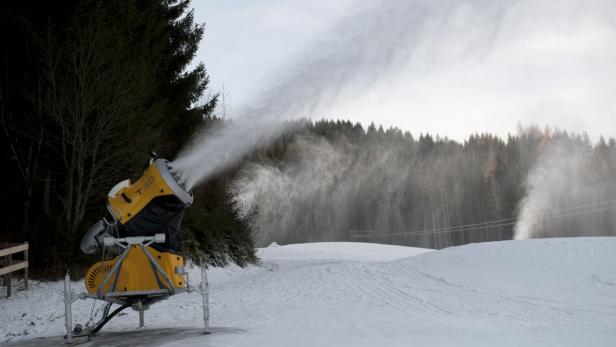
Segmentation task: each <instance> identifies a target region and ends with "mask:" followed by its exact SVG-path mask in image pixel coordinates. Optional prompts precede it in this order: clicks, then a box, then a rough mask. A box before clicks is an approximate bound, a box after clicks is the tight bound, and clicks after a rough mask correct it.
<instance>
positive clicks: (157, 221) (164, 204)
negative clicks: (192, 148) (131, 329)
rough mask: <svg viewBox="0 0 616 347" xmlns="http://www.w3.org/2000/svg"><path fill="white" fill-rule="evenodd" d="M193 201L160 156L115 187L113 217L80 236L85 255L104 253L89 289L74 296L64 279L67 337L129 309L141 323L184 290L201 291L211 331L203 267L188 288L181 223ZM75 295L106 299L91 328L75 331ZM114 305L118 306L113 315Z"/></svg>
mask: <svg viewBox="0 0 616 347" xmlns="http://www.w3.org/2000/svg"><path fill="white" fill-rule="evenodd" d="M192 202H193V196H192V193H191V192H190V190H188V189H186V188H185V186H184V185H183V184H182V183H181V179H180V178H179V177H178V176H177V175H176V174H174V173H173V170H172V164H171V163H169V162H168V161H167V160H164V159H159V158H157V157H156V156H153V157H152V158H151V159H150V161H149V163H148V166H147V168H146V169H145V171H144V173H143V175H142V176H141V177H140V178H139V179H138V180H137V181H135V182H134V183H131V182H130V181H129V180H125V181H122V182H120V183H118V184H116V185H115V186H114V187H113V188H112V189H111V191H110V192H109V194H108V196H107V210H108V212H109V217H108V218H105V217H104V218H103V219H101V220H100V221H98V222H97V223H95V224H94V225H93V226H92V227H90V229H89V230H88V231H87V232H86V234H85V235H84V237H83V238H82V240H81V250H82V251H83V252H84V253H86V254H95V253H97V252H99V251H102V254H103V259H102V260H101V261H100V262H97V263H95V264H94V265H92V266H91V267H90V268H89V269H88V271H87V272H86V276H85V286H86V290H87V293H81V294H79V295H77V296H74V295H73V294H72V292H71V291H70V278H69V276H68V274H67V276H66V278H65V310H66V328H67V339H69V340H70V338H71V337H75V336H85V335H92V334H94V333H96V332H97V331H98V330H100V329H101V328H102V326H103V325H105V324H106V323H107V322H108V321H109V320H110V319H111V318H112V317H113V316H115V315H116V314H117V313H119V312H120V311H122V310H123V309H125V308H127V307H132V308H133V309H135V310H138V311H139V326H140V327H143V325H144V324H143V312H144V310H146V309H147V308H148V307H149V305H151V304H153V303H155V302H157V301H160V300H162V299H166V298H168V297H170V296H172V295H175V294H178V293H182V292H199V293H201V294H202V295H203V303H204V304H203V307H204V320H205V328H206V330H207V329H208V324H209V323H208V317H209V313H206V312H209V311H207V286H206V285H207V278H206V272H205V270H204V268H203V267H202V269H201V277H202V281H201V286H200V287H193V286H190V285H189V283H188V274H187V272H186V270H185V267H184V257H183V256H182V240H181V238H180V227H181V224H182V219H183V216H184V210H185V209H186V208H187V207H189V206H190V205H191V204H192ZM76 299H95V300H102V301H105V302H106V303H107V304H106V306H105V308H104V310H103V313H102V318H101V319H100V320H98V322H97V323H94V324H93V325H91V326H89V325H86V327H82V326H81V325H76V326H75V327H74V329H73V325H72V318H71V314H70V312H71V305H72V303H73V302H74V301H75V300H76ZM113 304H118V305H120V307H118V308H117V309H116V310H115V311H113V312H111V313H110V312H109V310H110V308H111V306H112V305H113ZM90 318H91V319H90V321H93V317H90Z"/></svg>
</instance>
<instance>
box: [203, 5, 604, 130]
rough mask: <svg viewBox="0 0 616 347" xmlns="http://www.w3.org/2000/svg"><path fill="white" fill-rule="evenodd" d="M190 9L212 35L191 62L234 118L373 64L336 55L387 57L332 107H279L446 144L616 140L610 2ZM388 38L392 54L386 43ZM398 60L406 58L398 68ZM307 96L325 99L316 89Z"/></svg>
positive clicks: (344, 84) (329, 103) (351, 82)
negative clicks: (529, 128)
mask: <svg viewBox="0 0 616 347" xmlns="http://www.w3.org/2000/svg"><path fill="white" fill-rule="evenodd" d="M375 4H376V5H375ZM193 6H194V7H195V17H196V20H197V22H200V23H206V32H205V38H204V40H203V41H202V43H201V47H200V50H199V52H198V56H197V59H196V60H197V61H203V62H204V63H205V65H206V68H207V69H208V72H209V75H210V80H211V83H210V87H211V89H212V90H213V91H219V92H220V91H222V89H223V86H224V89H225V91H226V93H225V95H226V98H225V100H226V104H227V106H228V109H227V116H228V117H233V115H234V112H237V110H240V109H242V108H245V107H248V106H252V105H251V103H255V102H257V101H256V100H259V97H260V95H263V94H266V95H267V94H268V93H270V94H271V93H272V92H271V91H268V90H267V89H272V90H275V87H278V88H280V86H278V85H277V83H278V81H277V80H279V79H284V78H287V79H288V78H293V76H300V74H298V73H297V72H296V71H300V70H301V71H302V74H303V76H305V75H306V73H307V72H306V70H307V69H311V70H310V71H316V70H318V71H325V74H326V75H327V73H329V74H332V72H335V71H336V70H334V69H336V68H337V69H340V66H341V65H340V64H341V62H344V61H345V60H348V64H350V65H352V64H355V65H356V66H355V68H354V69H348V70H347V71H346V72H347V73H348V74H353V75H357V74H361V73H362V71H367V70H369V67H366V69H363V68H361V67H362V64H372V63H373V62H374V61H375V58H365V59H364V58H361V57H357V59H355V57H354V56H353V55H349V53H348V52H346V51H345V50H344V49H340V48H339V47H346V45H347V44H349V46H348V47H350V48H351V49H355V48H357V47H356V46H357V45H358V44H357V43H356V42H365V45H364V46H361V47H359V48H358V50H357V54H358V55H369V56H370V55H372V54H376V53H375V52H379V53H383V52H386V53H387V54H388V56H389V55H393V56H394V58H392V63H391V64H387V70H384V69H381V70H378V71H379V74H380V75H382V77H381V78H366V79H362V78H357V77H356V76H350V77H348V78H347V77H343V76H337V77H336V80H333V81H332V82H331V83H333V84H336V86H335V87H331V88H330V87H328V88H329V89H331V90H334V91H336V93H340V95H341V96H340V97H336V98H335V99H327V100H326V101H325V102H323V100H306V98H302V97H301V96H300V95H303V94H301V93H299V95H296V94H293V93H291V94H289V95H286V96H285V97H286V98H287V99H288V98H295V100H293V99H292V100H285V102H297V103H298V104H302V103H314V104H319V107H318V108H316V109H313V110H312V111H311V112H310V114H308V115H309V116H311V117H313V118H342V119H350V120H353V121H360V122H362V123H364V124H369V123H370V122H375V123H377V124H382V125H383V126H386V127H387V126H397V127H399V128H401V129H403V130H409V131H411V132H412V133H414V134H419V133H421V132H424V133H425V132H430V133H433V134H440V135H443V136H448V137H451V138H454V139H464V138H466V137H467V136H468V135H469V134H471V133H476V132H493V133H497V134H499V135H502V136H505V135H506V134H507V133H515V131H516V128H517V125H518V124H520V123H521V124H523V125H529V124H535V125H539V126H542V127H543V126H545V125H549V126H552V127H560V128H563V129H567V130H573V131H586V132H588V133H589V134H590V135H591V136H592V137H593V138H594V139H596V138H598V136H599V135H600V134H603V135H606V136H616V93H615V92H616V78H615V73H616V30H615V28H616V26H615V25H616V24H615V21H614V18H616V2H615V1H610V0H605V1H599V0H597V1H577V0H561V1H558V0H554V1H542V0H537V1H502V2H498V1H485V0H477V1H474V0H469V1H448V0H442V1H441V0H436V1H426V0H408V1H403V0H389V1H382V2H379V1H355V0H336V1H331V0H312V1H291V0H262V1H254V0H253V1H248V0H235V1H231V0H229V1H219V0H218V1H214V0H202V1H199V0H193ZM370 6H373V7H370ZM398 10H399V11H398ZM362 11H363V12H362ZM358 12H361V14H360V15H357V13H358ZM373 14H374V16H375V19H374V21H372V20H371V18H370V17H369V16H372V15H373ZM359 21H361V23H359ZM355 22H358V23H355ZM364 22H370V23H371V24H373V25H378V26H379V27H370V26H364V25H363V23H364ZM341 23H342V24H341ZM365 28H370V29H365ZM401 30H402V31H401ZM405 30H408V31H413V35H408V36H406V33H405V32H404V31H405ZM388 32H389V33H391V35H392V36H398V37H401V38H400V42H396V41H395V40H389V39H385V40H382V39H381V38H382V35H383V33H388ZM371 33H374V35H375V36H376V39H375V38H373V37H370V35H371ZM379 35H381V36H379ZM349 40H354V41H356V42H355V43H352V44H353V45H350V44H351V43H349V42H346V41H349ZM381 41H388V43H385V44H383V45H381V44H380V42H381ZM392 45H393V46H392ZM331 46H337V47H338V48H334V47H331ZM392 47H396V49H397V47H400V50H401V51H403V52H405V54H398V57H397V58H395V56H396V54H397V53H396V52H393V53H391V52H390V50H391V49H392ZM407 50H408V52H407ZM322 52H326V53H322ZM383 54H385V53H383ZM312 56H314V57H315V61H316V62H315V61H312V60H311V57H312ZM400 57H404V61H401V60H400ZM329 60H331V61H332V64H328V61H329ZM377 63H379V64H380V62H379V61H377ZM321 67H322V68H321ZM343 70H344V69H343ZM290 71H291V72H290ZM372 73H375V71H372ZM315 74H316V72H315ZM343 75H344V74H343ZM289 76H291V77H289ZM344 76H346V75H344ZM301 83H302V81H300V80H298V81H297V85H294V84H293V81H291V82H289V81H284V82H282V84H284V85H285V87H286V88H290V89H293V88H296V87H297V89H298V90H300V89H301V88H306V86H305V85H301ZM306 83H314V88H321V87H322V86H323V78H320V80H319V81H318V82H315V81H314V80H313V81H310V80H309V81H307V82H306ZM308 87H309V86H308ZM347 91H349V92H348V93H347ZM351 91H352V92H351ZM308 99H309V98H308ZM306 115H307V114H305V112H304V113H303V114H299V115H298V116H306ZM287 116H289V115H287Z"/></svg>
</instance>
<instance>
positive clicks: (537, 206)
mask: <svg viewBox="0 0 616 347" xmlns="http://www.w3.org/2000/svg"><path fill="white" fill-rule="evenodd" d="M561 136H562V135H561ZM587 141H588V139H584V138H580V139H578V140H577V141H573V140H567V141H563V139H562V138H549V137H546V138H544V142H545V145H544V147H543V148H542V150H541V152H540V153H539V154H538V159H537V162H536V163H535V164H534V166H533V167H532V168H531V169H530V171H529V173H528V176H527V178H526V184H525V185H526V187H525V188H526V196H525V197H524V198H523V199H522V200H521V202H520V204H519V220H518V222H517V224H516V225H515V229H514V231H515V236H514V238H515V239H518V240H520V239H532V238H544V237H570V236H600V235H616V214H614V213H611V211H612V210H613V207H614V204H603V203H601V202H605V201H610V199H614V197H615V196H616V187H614V185H613V184H612V183H611V182H610V180H608V179H606V177H603V176H604V175H603V174H602V173H601V172H595V171H594V170H593V169H592V168H594V167H596V165H591V163H590V161H592V160H595V158H593V156H592V152H590V151H589V150H588V148H589V144H588V142H587Z"/></svg>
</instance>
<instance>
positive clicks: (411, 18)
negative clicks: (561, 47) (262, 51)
mask: <svg viewBox="0 0 616 347" xmlns="http://www.w3.org/2000/svg"><path fill="white" fill-rule="evenodd" d="M504 6H508V5H506V4H505V2H496V1H488V0H475V1H457V0H437V1H433V0H414V1H406V0H404V1H402V0H398V1H378V2H376V3H373V5H372V6H369V7H363V8H357V10H355V11H354V13H352V14H350V15H349V16H348V17H347V18H345V19H343V20H342V21H341V22H340V23H339V24H338V25H337V26H336V27H334V28H332V30H331V31H330V34H329V36H328V37H327V38H325V39H323V40H319V41H316V42H314V43H313V44H311V45H310V46H309V47H307V48H306V49H305V50H303V51H302V52H301V53H300V54H299V55H298V57H297V59H296V60H295V61H293V62H292V63H291V64H290V65H289V66H288V67H286V68H283V69H282V72H281V73H276V74H273V76H272V79H271V81H269V82H266V83H265V84H264V86H263V92H262V93H261V94H260V95H258V96H257V97H256V98H255V100H254V101H253V102H252V103H251V104H250V105H247V106H244V107H241V108H240V109H238V110H237V113H236V114H235V115H233V121H232V122H227V123H225V124H223V125H221V126H220V127H219V128H217V129H214V130H213V131H209V132H208V134H207V135H201V136H200V135H197V136H196V137H195V138H194V139H193V140H192V141H191V143H190V144H189V145H188V146H187V147H186V148H185V149H184V150H183V151H182V152H181V153H180V155H179V156H178V158H177V159H176V160H175V161H174V162H173V164H172V166H173V169H174V171H176V172H177V173H179V174H180V175H181V176H182V177H183V179H184V180H185V181H186V182H185V183H186V185H187V186H188V187H193V186H194V185H196V184H198V183H199V182H200V181H202V180H204V179H206V178H207V177H209V176H210V175H212V174H214V173H216V172H217V171H219V170H221V169H224V168H225V167H226V166H228V165H230V164H232V163H234V162H235V161H237V160H238V159H239V158H240V157H242V156H243V155H245V154H246V153H247V152H249V151H251V150H252V149H254V148H255V147H257V146H261V145H264V144H267V143H268V141H270V140H271V139H272V138H273V137H275V136H277V134H279V133H280V131H282V130H283V127H284V124H285V123H284V122H280V120H284V119H289V118H303V117H311V116H313V115H319V116H322V115H323V114H326V113H327V112H328V110H329V109H330V108H331V107H332V105H333V104H334V102H337V101H339V100H341V99H349V98H352V97H357V96H358V95H361V91H362V90H363V89H368V88H369V87H370V86H371V85H372V84H374V83H377V82H378V81H380V80H383V79H388V78H391V77H392V76H394V75H395V74H396V73H398V72H400V71H401V70H403V69H404V68H405V66H407V64H415V65H417V66H419V67H420V68H419V70H422V66H423V68H426V67H427V66H430V65H434V64H437V63H438V62H439V61H441V62H448V61H451V60H452V59H456V57H459V56H481V55H482V54H484V53H485V52H486V50H489V47H490V42H491V41H492V40H493V39H494V37H495V36H496V35H497V33H498V28H499V23H500V21H501V17H502V11H503V7H504ZM255 68H259V67H258V66H256V67H255Z"/></svg>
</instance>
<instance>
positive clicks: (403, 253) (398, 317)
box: [0, 237, 616, 346]
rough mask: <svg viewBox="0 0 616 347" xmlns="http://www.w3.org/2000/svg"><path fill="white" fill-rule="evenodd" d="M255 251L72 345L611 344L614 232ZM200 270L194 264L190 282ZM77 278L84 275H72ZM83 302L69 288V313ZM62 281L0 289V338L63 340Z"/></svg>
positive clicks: (81, 318)
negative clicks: (72, 298) (206, 320)
mask: <svg viewBox="0 0 616 347" xmlns="http://www.w3.org/2000/svg"><path fill="white" fill-rule="evenodd" d="M259 255H260V257H261V259H262V264H261V265H259V266H249V267H247V268H245V269H240V268H238V267H235V266H231V267H228V268H225V269H213V270H211V271H210V272H209V277H210V283H211V287H210V300H211V326H212V334H210V335H202V334H200V330H199V328H200V327H201V324H202V311H201V298H200V296H199V295H196V294H180V295H177V296H175V297H172V298H171V299H169V300H166V301H163V302H160V303H158V304H155V305H153V306H152V307H151V308H150V310H148V311H146V325H147V328H146V329H143V330H139V329H136V326H137V324H138V316H137V313H136V312H134V311H132V310H131V311H128V310H127V311H125V312H127V313H126V314H123V315H121V316H119V317H116V318H114V319H113V320H112V321H111V322H110V323H109V324H108V325H107V326H106V327H105V328H104V329H103V331H102V332H101V333H99V335H96V336H95V337H93V338H92V339H91V340H90V341H88V342H85V343H83V344H81V345H82V346H113V345H119V344H121V345H124V346H133V345H148V346H150V345H158V346H375V345H378V346H410V345H415V346H615V345H616V238H614V237H600V238H599V237H598V238H560V239H538V240H524V241H505V242H491V243H481V244H471V245H466V246H461V247H453V248H448V249H444V250H440V251H433V252H428V250H423V249H417V248H407V247H399V246H387V245H377V244H362V243H314V244H298V245H288V246H277V245H272V246H270V247H267V248H264V249H260V250H259ZM198 274H199V272H198V270H197V269H193V270H192V271H191V275H192V278H193V279H192V281H193V282H195V281H196V280H197V278H198ZM74 287H75V288H76V290H83V289H84V287H83V284H82V283H80V282H75V283H74ZM91 309H92V304H91V302H89V301H77V302H76V303H75V305H74V312H73V315H74V321H75V322H82V323H85V322H86V321H87V319H88V317H89V314H90V311H91ZM63 312H64V311H63V304H62V282H51V283H38V282H35V283H33V285H32V289H31V290H30V291H28V292H17V294H15V295H14V296H13V297H11V298H10V299H5V298H1V299H0V341H2V342H4V343H7V344H8V345H13V344H16V345H21V346H36V345H49V344H58V345H60V344H61V343H62V338H61V337H60V336H61V335H62V334H63V324H64V317H63Z"/></svg>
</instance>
